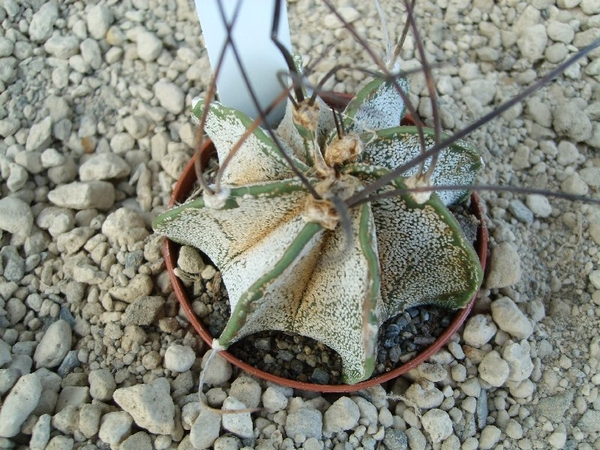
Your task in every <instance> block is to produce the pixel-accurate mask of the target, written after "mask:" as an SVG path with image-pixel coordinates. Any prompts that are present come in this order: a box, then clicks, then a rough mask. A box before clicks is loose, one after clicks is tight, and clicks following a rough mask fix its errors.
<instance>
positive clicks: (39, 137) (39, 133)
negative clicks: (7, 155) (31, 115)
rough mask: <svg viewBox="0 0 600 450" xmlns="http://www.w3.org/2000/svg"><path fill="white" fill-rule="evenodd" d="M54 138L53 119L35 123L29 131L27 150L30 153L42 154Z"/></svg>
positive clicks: (48, 118) (47, 118)
mask: <svg viewBox="0 0 600 450" xmlns="http://www.w3.org/2000/svg"><path fill="white" fill-rule="evenodd" d="M51 136H52V119H50V117H46V118H44V119H42V120H41V121H40V122H38V123H35V124H34V125H33V126H32V127H31V128H30V130H29V134H28V135H27V142H26V144H25V150H27V151H28V152H31V151H37V152H42V151H44V150H45V149H46V147H48V144H50V139H51Z"/></svg>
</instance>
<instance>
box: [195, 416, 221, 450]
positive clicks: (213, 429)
mask: <svg viewBox="0 0 600 450" xmlns="http://www.w3.org/2000/svg"><path fill="white" fill-rule="evenodd" d="M222 417H223V416H222V415H221V414H217V413H215V412H212V411H211V410H209V409H207V408H203V409H201V410H200V414H199V415H198V418H197V419H196V420H195V421H194V424H193V425H192V428H191V429H190V442H191V443H192V445H193V446H194V448H197V449H205V448H210V446H211V445H213V443H214V442H215V440H216V439H217V438H218V437H219V435H220V434H221V418H222Z"/></svg>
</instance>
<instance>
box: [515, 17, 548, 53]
mask: <svg viewBox="0 0 600 450" xmlns="http://www.w3.org/2000/svg"><path fill="white" fill-rule="evenodd" d="M547 43H548V35H547V34H546V27H545V26H544V25H542V24H536V25H532V26H529V27H527V28H525V30H524V31H523V33H522V34H521V36H520V37H519V38H518V39H517V46H518V47H519V50H520V51H521V54H522V55H523V57H525V58H526V59H527V60H528V61H529V62H531V63H533V62H535V61H537V60H538V59H541V58H542V57H543V56H544V50H545V49H546V44H547Z"/></svg>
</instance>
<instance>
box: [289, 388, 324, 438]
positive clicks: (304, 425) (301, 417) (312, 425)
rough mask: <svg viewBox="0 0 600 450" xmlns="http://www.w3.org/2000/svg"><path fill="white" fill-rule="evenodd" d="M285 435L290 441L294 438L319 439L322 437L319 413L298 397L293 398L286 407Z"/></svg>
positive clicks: (321, 420)
mask: <svg viewBox="0 0 600 450" xmlns="http://www.w3.org/2000/svg"><path fill="white" fill-rule="evenodd" d="M285 433H286V434H287V436H289V437H290V438H292V439H295V438H296V436H302V437H304V438H310V437H314V438H317V439H320V438H321V436H322V435H323V416H322V414H321V412H320V411H319V410H317V409H315V408H314V407H313V406H311V405H310V404H307V403H306V402H304V401H303V400H302V399H301V398H299V397H294V398H293V399H292V400H291V401H290V404H289V406H288V414H287V416H286V419H285Z"/></svg>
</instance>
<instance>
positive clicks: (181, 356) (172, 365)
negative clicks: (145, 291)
mask: <svg viewBox="0 0 600 450" xmlns="http://www.w3.org/2000/svg"><path fill="white" fill-rule="evenodd" d="M134 304H135V302H134ZM131 306H133V305H131ZM138 325H139V324H138ZM194 361H196V352H195V351H194V350H193V349H192V348H191V347H189V346H187V345H179V344H171V345H169V348H167V351H166V352H165V368H167V369H169V370H172V371H174V372H185V371H186V370H189V369H190V367H192V364H194Z"/></svg>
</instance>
